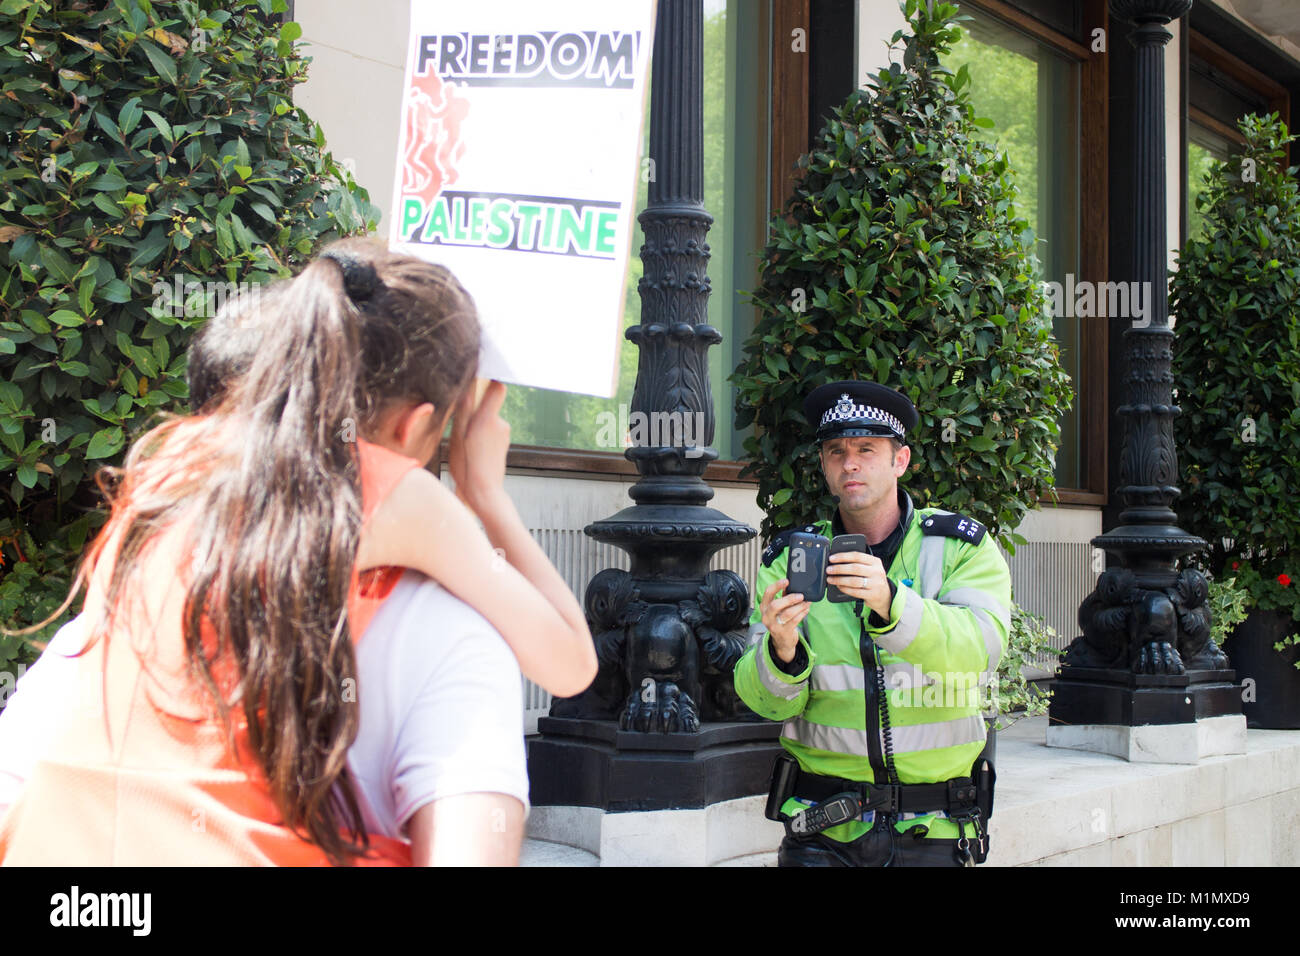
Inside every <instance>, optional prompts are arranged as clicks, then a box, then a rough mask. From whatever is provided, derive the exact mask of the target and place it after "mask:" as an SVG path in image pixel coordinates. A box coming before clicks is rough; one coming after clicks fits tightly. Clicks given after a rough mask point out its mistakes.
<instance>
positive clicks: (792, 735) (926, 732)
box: [781, 714, 984, 756]
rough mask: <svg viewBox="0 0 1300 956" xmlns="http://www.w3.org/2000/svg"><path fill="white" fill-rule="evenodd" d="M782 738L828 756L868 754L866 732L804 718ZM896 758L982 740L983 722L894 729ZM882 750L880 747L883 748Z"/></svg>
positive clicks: (974, 719) (961, 721)
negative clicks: (823, 752)
mask: <svg viewBox="0 0 1300 956" xmlns="http://www.w3.org/2000/svg"><path fill="white" fill-rule="evenodd" d="M781 736H782V737H788V738H789V739H791V740H794V741H796V742H798V743H800V744H803V745H804V746H805V747H812V748H814V749H816V750H826V751H829V752H830V753H839V754H860V755H863V756H865V755H866V753H867V732H866V731H865V730H855V729H853V728H850V727H827V726H825V725H824V724H814V723H813V722H812V721H810V720H807V719H805V718H803V717H793V718H791V719H790V720H787V721H786V722H785V725H784V726H783V727H782V728H781ZM890 737H891V739H892V741H893V745H894V753H895V754H904V753H916V752H917V751H920V750H940V749H942V748H944V747H956V746H958V745H960V744H971V743H976V742H977V741H979V742H982V741H983V740H984V718H983V717H981V716H980V715H979V714H972V715H971V716H969V717H958V718H957V719H956V720H944V721H940V722H938V723H933V724H914V725H913V726H911V727H894V728H892V730H891V732H890ZM882 749H883V744H882Z"/></svg>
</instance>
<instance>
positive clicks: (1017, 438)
mask: <svg viewBox="0 0 1300 956" xmlns="http://www.w3.org/2000/svg"><path fill="white" fill-rule="evenodd" d="M905 14H906V15H907V17H908V19H909V21H910V24H911V27H912V33H911V34H910V35H909V34H906V33H904V32H903V31H899V32H898V33H896V34H895V35H894V42H897V41H899V40H900V39H901V40H904V42H905V53H904V62H903V64H898V63H894V64H892V65H891V66H890V68H889V69H887V70H884V71H882V72H880V73H879V74H877V75H875V76H873V77H872V79H871V82H870V83H869V84H868V86H867V88H865V89H861V90H858V91H856V92H854V93H852V94H851V95H850V96H849V98H848V100H847V102H845V103H844V105H843V106H842V107H840V108H838V109H836V110H834V111H833V112H832V116H831V118H830V120H829V121H828V122H827V123H826V125H825V127H823V129H822V130H821V132H820V133H819V134H818V135H817V138H816V140H815V142H814V144H813V149H812V151H811V152H810V153H809V154H808V155H806V156H804V157H802V158H801V159H800V161H799V170H798V173H797V177H796V182H795V185H794V195H793V196H792V197H791V199H790V201H789V203H788V204H787V206H786V209H785V214H784V215H780V216H776V217H774V218H773V220H772V226H771V239H770V241H769V242H768V244H767V248H766V249H764V251H763V261H762V264H761V266H760V286H759V288H758V290H757V291H756V292H754V294H753V297H752V298H753V301H754V304H755V305H756V306H757V308H758V311H759V317H758V322H757V324H756V327H755V329H754V333H753V335H751V336H750V338H749V339H748V340H747V341H746V342H745V345H744V351H745V357H744V359H743V360H742V361H741V363H740V366H739V368H738V369H737V371H736V373H735V375H734V376H733V378H732V380H733V381H734V382H735V384H736V424H737V426H738V427H744V426H746V425H748V424H750V423H751V422H752V423H755V424H756V425H758V426H759V427H758V429H757V434H756V435H755V436H754V437H751V438H748V439H746V441H745V450H746V452H747V457H748V459H749V463H748V464H747V465H746V468H745V471H744V472H743V473H744V474H753V475H756V476H757V477H758V482H759V485H758V489H759V490H758V504H759V507H761V508H762V509H763V511H764V512H765V518H764V520H763V529H762V530H763V536H764V538H770V537H771V535H772V534H773V533H775V532H776V531H777V530H779V529H781V528H783V527H787V526H789V525H791V524H802V523H804V522H807V521H810V520H812V519H813V518H815V517H824V516H825V515H827V514H829V513H830V512H831V510H832V508H833V503H832V501H831V498H830V493H829V491H827V489H826V485H825V482H824V480H823V478H822V474H821V470H820V464H819V461H818V456H817V446H816V444H815V442H814V439H813V431H814V429H813V427H812V424H811V423H809V422H808V421H806V420H805V418H804V414H803V408H802V402H803V398H804V396H805V395H806V394H807V393H808V392H809V391H810V390H811V389H812V388H813V387H814V386H817V385H820V384H822V383H824V382H831V381H837V380H840V379H869V380H873V381H877V382H881V383H883V384H885V385H888V386H890V387H892V388H895V389H898V390H899V391H900V392H902V393H903V394H905V395H907V396H908V397H909V398H910V399H911V400H912V401H913V402H914V403H915V404H916V407H917V409H918V411H919V412H920V423H919V426H918V427H917V429H916V431H915V432H914V434H913V435H911V436H909V438H910V444H911V447H912V462H913V464H912V468H911V471H910V473H909V474H908V475H906V476H905V478H904V480H905V481H906V482H907V487H908V489H909V490H910V491H911V493H912V494H913V496H914V497H915V498H916V499H917V504H918V505H922V506H923V505H928V504H933V505H938V506H941V507H944V508H948V509H951V510H953V511H960V512H963V513H964V514H967V515H970V516H971V517H973V518H975V519H977V520H978V521H981V522H983V523H984V524H985V525H987V526H988V527H989V529H990V531H991V532H992V533H993V534H994V535H1000V536H1002V539H1003V542H1004V543H1005V544H1006V546H1007V547H1008V550H1010V549H1012V548H1013V547H1014V545H1015V543H1017V542H1018V541H1020V540H1022V539H1020V538H1019V537H1018V536H1017V535H1015V534H1013V533H1011V529H1013V528H1014V527H1015V526H1016V525H1017V524H1019V523H1020V520H1021V519H1022V518H1023V517H1024V514H1025V512H1026V511H1027V510H1028V509H1029V508H1032V507H1034V506H1035V505H1036V503H1037V501H1038V499H1039V498H1041V497H1043V496H1044V495H1045V494H1047V493H1048V492H1049V490H1050V489H1051V488H1052V486H1053V484H1054V480H1055V479H1054V456H1055V452H1056V442H1057V438H1058V435H1059V425H1058V424H1057V418H1058V417H1059V416H1060V415H1061V413H1062V412H1063V411H1065V410H1066V409H1067V408H1068V407H1069V404H1070V401H1071V391H1070V385H1069V377H1068V376H1067V374H1066V373H1065V371H1064V370H1063V369H1062V368H1061V365H1060V361H1059V355H1058V349H1057V345H1056V343H1055V341H1054V340H1053V338H1052V322H1051V318H1050V316H1049V315H1048V312H1047V300H1046V297H1045V293H1044V289H1043V286H1042V285H1041V282H1040V280H1041V274H1040V269H1039V263H1038V260H1037V258H1036V256H1035V255H1034V252H1033V242H1034V235H1033V232H1032V231H1031V230H1030V228H1029V224H1028V222H1027V221H1026V220H1024V219H1023V218H1022V217H1021V216H1020V215H1019V213H1018V212H1017V209H1016V202H1017V192H1016V187H1015V182H1014V174H1013V171H1012V170H1011V169H1010V167H1009V166H1008V164H1007V159H1006V156H1005V155H1004V154H998V153H997V152H996V151H994V150H993V149H991V148H990V147H989V146H988V145H986V144H985V142H984V141H983V140H981V139H980V138H979V137H978V135H977V129H976V128H977V127H981V126H991V125H992V123H991V121H989V120H984V119H978V118H976V116H975V112H974V109H973V107H972V105H971V102H970V89H969V77H968V75H967V71H966V68H965V67H962V68H961V70H959V71H958V72H957V73H956V74H955V75H954V74H953V73H952V72H950V71H949V70H947V69H945V68H944V67H943V66H942V63H941V59H942V57H943V55H944V54H946V53H947V52H948V50H949V47H950V46H951V44H952V43H953V42H954V41H955V40H956V39H957V37H958V35H959V30H958V27H957V26H956V22H957V20H959V19H961V18H959V17H958V16H957V8H956V7H955V6H953V5H952V4H948V3H936V4H934V9H933V12H930V11H929V10H928V9H927V5H926V4H924V3H919V2H918V0H907V2H906V5H905Z"/></svg>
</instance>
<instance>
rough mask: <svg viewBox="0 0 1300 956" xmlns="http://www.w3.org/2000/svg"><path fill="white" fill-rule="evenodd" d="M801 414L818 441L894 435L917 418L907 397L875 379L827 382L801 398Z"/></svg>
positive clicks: (900, 435) (904, 435) (904, 431)
mask: <svg viewBox="0 0 1300 956" xmlns="http://www.w3.org/2000/svg"><path fill="white" fill-rule="evenodd" d="M803 413H804V417H805V418H807V419H808V423H809V424H810V425H812V426H813V427H814V428H816V429H817V442H818V444H820V443H821V442H824V441H826V440H827V439H828V438H860V437H863V436H866V437H873V438H897V439H898V440H899V441H901V442H905V441H907V432H908V430H909V429H912V428H915V427H916V423H917V421H918V415H917V414H916V406H915V405H913V404H912V403H911V402H910V401H908V399H907V397H906V396H904V395H901V394H899V393H898V392H896V391H894V390H893V389H892V388H886V387H885V386H884V385H877V384H876V383H875V382H830V383H829V384H826V385H820V386H818V387H817V388H815V389H813V390H812V392H810V393H809V395H808V397H807V398H805V399H804V401H803Z"/></svg>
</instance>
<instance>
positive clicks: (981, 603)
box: [939, 588, 1011, 673]
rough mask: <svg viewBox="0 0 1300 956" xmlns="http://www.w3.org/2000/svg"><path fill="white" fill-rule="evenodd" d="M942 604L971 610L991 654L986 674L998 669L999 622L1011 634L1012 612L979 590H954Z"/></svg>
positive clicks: (1000, 656)
mask: <svg viewBox="0 0 1300 956" xmlns="http://www.w3.org/2000/svg"><path fill="white" fill-rule="evenodd" d="M939 603H940V604H948V605H957V606H960V607H967V608H970V610H971V612H972V613H973V614H974V615H975V621H976V623H977V624H979V629H980V633H981V634H983V635H984V649H985V650H986V651H988V654H989V666H988V670H987V671H986V673H992V672H993V671H995V670H997V669H998V661H1000V660H1001V659H1002V640H1001V638H1000V637H999V635H998V630H997V622H1001V624H1002V626H1003V628H1005V629H1006V632H1007V634H1008V635H1009V634H1010V633H1011V612H1010V611H1009V610H1008V609H1007V608H1006V607H1004V606H1003V605H1002V602H1001V601H998V600H997V599H996V598H993V597H990V596H989V595H988V594H986V593H985V592H983V591H981V590H980V589H979V588H953V589H952V590H951V591H948V592H947V593H946V594H944V595H943V596H942V597H941V598H939Z"/></svg>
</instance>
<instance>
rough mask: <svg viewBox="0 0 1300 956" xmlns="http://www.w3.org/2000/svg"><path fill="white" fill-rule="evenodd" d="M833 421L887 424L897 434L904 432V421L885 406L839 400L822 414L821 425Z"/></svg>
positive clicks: (823, 426)
mask: <svg viewBox="0 0 1300 956" xmlns="http://www.w3.org/2000/svg"><path fill="white" fill-rule="evenodd" d="M832 422H862V423H863V424H879V425H887V426H888V427H889V428H890V429H892V430H893V432H894V434H895V435H901V434H903V423H902V422H900V421H899V420H898V419H897V418H895V417H894V416H893V415H891V414H889V412H887V411H885V410H884V409H883V408H875V407H873V406H871V405H854V404H852V403H849V402H839V403H838V404H836V405H832V406H831V407H830V408H829V409H827V410H826V414H825V415H823V416H822V423H821V427H822V428H825V427H826V426H827V425H829V424H831V423H832Z"/></svg>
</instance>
